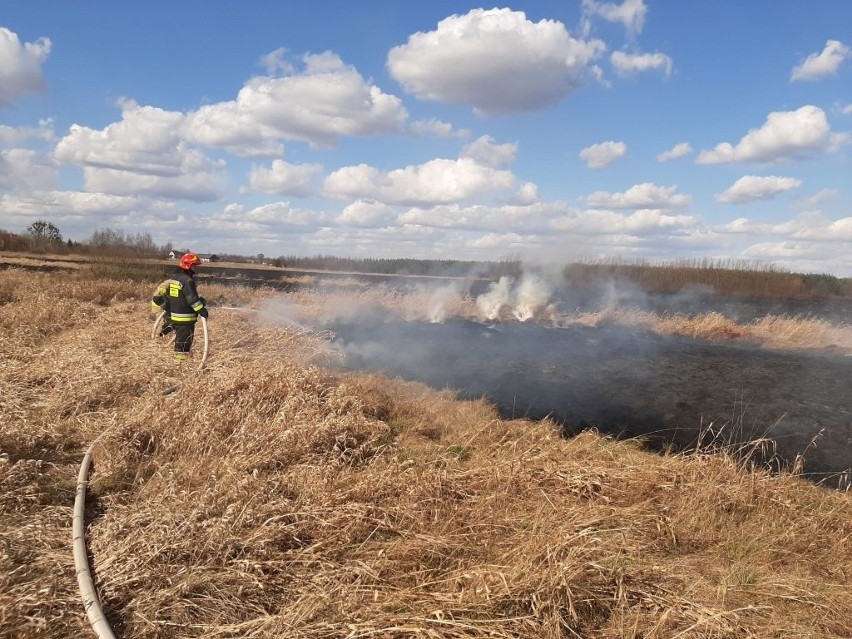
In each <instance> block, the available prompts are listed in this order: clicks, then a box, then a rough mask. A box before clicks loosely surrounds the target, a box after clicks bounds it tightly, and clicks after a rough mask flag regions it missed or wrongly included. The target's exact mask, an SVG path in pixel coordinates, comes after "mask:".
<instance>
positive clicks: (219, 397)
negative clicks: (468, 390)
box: [0, 271, 852, 639]
mask: <svg viewBox="0 0 852 639" xmlns="http://www.w3.org/2000/svg"><path fill="white" fill-rule="evenodd" d="M34 281H35V284H36V285H37V286H35V287H34V288H35V290H38V291H40V292H39V293H38V296H39V297H37V298H36V299H35V300H34V303H33V301H32V298H31V291H32V290H33V286H32V285H33V283H34ZM149 288H150V286H148V285H145V284H132V283H129V282H120V281H105V280H104V281H88V282H87V281H84V280H82V279H76V278H75V277H73V276H71V275H68V276H63V277H62V278H58V277H57V276H51V277H48V276H44V275H39V274H33V273H27V274H24V273H20V272H15V271H6V272H3V273H0V289H2V290H4V291H10V293H9V295H8V299H7V301H5V302H0V336H2V337H0V364H2V365H0V411H2V414H3V416H4V419H3V421H2V425H0V513H2V515H0V637H10V638H11V637H63V638H64V637H82V636H89V635H90V634H91V633H90V631H89V629H88V626H87V622H86V618H85V613H84V611H83V608H82V604H81V602H80V599H79V595H78V593H77V589H76V581H75V574H74V568H73V561H72V558H71V543H70V542H71V530H70V526H71V506H72V503H73V498H74V480H75V477H76V472H77V468H78V466H77V465H78V464H79V460H80V458H81V456H82V453H83V451H84V450H85V448H86V446H87V445H88V442H91V441H92V440H93V439H94V438H95V437H96V436H97V435H99V434H100V433H103V432H106V433H107V434H106V435H105V437H104V439H102V440H101V442H102V443H101V444H99V445H98V447H97V448H96V450H95V465H94V470H93V474H92V478H91V484H90V498H89V501H90V508H89V512H88V515H87V521H88V522H89V528H88V536H89V540H90V551H91V555H92V558H93V566H94V570H95V572H96V576H97V582H98V589H99V591H100V593H101V595H102V598H103V600H104V607H105V609H106V611H107V614H108V616H109V618H110V620H111V622H112V624H113V626H114V628H115V629H116V633H117V635H118V636H121V637H125V638H137V637H138V638H141V637H146V638H147V637H150V638H154V637H157V638H161V637H219V638H225V637H285V636H286V637H304V638H332V637H352V638H355V637H376V638H378V637H382V638H391V637H392V638H402V637H431V638H461V637H470V638H473V637H507V638H508V637H544V638H556V637H560V638H563V637H598V638H613V639H614V638H617V637H627V638H631V639H638V638H639V637H643V638H645V639H648V638H651V637H654V638H657V639H662V638H672V639H673V638H676V637H677V638H685V637H705V638H708V639H709V638H710V637H713V638H719V637H730V638H740V637H742V638H745V637H754V638H757V637H760V638H766V637H777V638H781V637H826V638H832V637H836V638H840V637H844V638H848V637H849V636H852V622H850V619H852V587H850V586H852V584H850V581H852V544H850V543H849V538H850V534H852V494H849V493H840V492H831V491H827V490H824V489H821V488H819V487H817V486H814V485H811V484H809V483H807V482H804V481H802V480H800V479H798V478H797V477H794V476H790V475H769V474H766V473H763V472H761V471H755V472H753V473H749V472H745V471H744V470H743V469H742V465H741V464H740V463H738V462H737V461H735V459H734V458H733V457H730V456H727V455H725V454H724V451H721V452H720V453H718V454H693V455H670V456H658V455H651V454H648V453H646V452H644V451H643V450H642V448H641V445H639V444H638V443H637V442H615V441H612V440H609V439H607V438H604V437H601V436H599V435H597V434H595V433H593V432H587V433H584V434H582V435H580V436H578V437H576V438H573V439H570V440H565V439H562V438H560V437H559V436H558V434H557V431H556V429H555V428H553V427H552V425H551V424H548V423H547V422H542V423H530V422H526V421H520V420H518V421H503V420H500V419H498V418H497V416H496V414H495V412H494V410H493V409H492V408H491V407H489V406H488V405H486V404H484V403H482V402H458V401H455V400H454V399H453V398H452V397H451V396H450V395H449V394H448V393H439V392H436V391H432V390H429V389H427V388H425V387H423V386H420V385H417V384H409V383H405V382H402V381H399V380H388V379H385V378H382V377H380V376H367V375H354V374H346V375H343V374H339V373H334V372H331V370H330V369H328V368H326V366H325V365H326V364H328V363H329V358H333V357H334V356H335V355H334V354H333V353H332V352H330V351H328V350H327V349H326V347H325V344H326V342H325V340H324V339H323V338H324V336H323V335H321V334H314V333H311V332H309V331H305V330H303V329H300V328H298V327H297V326H296V325H289V326H287V325H285V326H269V325H259V323H258V322H257V320H256V319H255V318H254V316H253V315H251V314H247V313H239V312H237V311H226V310H220V311H218V312H215V311H214V312H212V313H211V321H210V326H211V333H212V334H211V338H212V349H211V357H210V360H209V363H208V367H207V369H206V370H205V372H204V373H203V374H201V373H199V372H198V371H197V370H196V368H195V367H194V366H192V365H181V364H178V363H176V362H174V361H172V360H171V359H170V358H169V353H168V347H167V346H165V345H162V344H156V343H154V342H152V340H151V339H150V338H149V328H150V324H149V323H148V321H147V319H148V315H147V312H148V311H147V296H148V295H149V294H150V291H149V290H148V289H149ZM201 292H202V294H204V295H205V296H206V297H207V298H208V299H211V300H212V299H215V300H217V302H218V303H219V304H220V305H251V306H254V307H256V308H260V307H261V306H262V305H263V303H264V299H263V294H262V293H256V292H252V291H248V290H246V289H230V288H223V287H218V288H217V287H212V286H211V287H205V288H204V289H203V290H202V291H201ZM300 295H301V297H300V296H290V299H291V300H292V301H293V303H294V304H297V305H298V304H299V303H300V302H305V303H306V302H307V300H306V299H305V294H300ZM359 295H360V294H359ZM363 295H364V296H366V297H367V298H369V293H366V292H365V293H364V294H363ZM25 299H26V300H27V301H26V303H25V302H24V301H23V300H25ZM338 301H339V300H338ZM370 301H375V299H370ZM398 302H401V300H398V299H397V300H394V303H398ZM313 304H314V306H313V307H310V305H307V304H304V305H300V308H303V307H304V308H306V309H307V310H306V312H308V313H310V312H319V308H320V306H321V304H320V301H318V300H316V299H315V300H313ZM404 307H405V305H404V304H402V306H400V305H399V304H397V308H404ZM400 312H403V313H404V312H406V311H404V310H403V311H400ZM173 387H177V390H176V391H175V392H173V393H171V394H168V395H163V394H162V391H163V390H164V389H166V388H173Z"/></svg>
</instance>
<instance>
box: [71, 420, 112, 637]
mask: <svg viewBox="0 0 852 639" xmlns="http://www.w3.org/2000/svg"><path fill="white" fill-rule="evenodd" d="M105 433H106V431H104V433H101V434H100V435H98V437H97V438H96V439H95V441H93V442H92V445H91V446H89V450H87V451H86V454H85V455H84V456H83V463H82V464H80V474H79V475H77V491H76V496H75V497H74V518H73V521H72V525H71V535H72V539H73V544H74V568H75V569H76V571H77V585H78V586H79V587H80V596H81V597H82V598H83V607H84V608H85V609H86V614H87V615H88V617H89V624H91V626H92V630H94V631H95V633H96V634H97V635H98V637H100V639H115V635H114V634H113V633H112V629H111V628H110V626H109V622H107V620H106V617H105V616H104V611H103V609H102V608H101V603H100V600H99V599H98V593H97V591H96V590H95V583H94V581H93V580H92V573H91V571H90V570H89V558H88V554H87V553H86V524H85V510H86V485H87V484H88V483H89V480H88V477H89V465H90V464H91V461H92V449H93V448H94V447H95V444H97V443H98V440H99V439H100V438H101V437H103V435H104V434H105Z"/></svg>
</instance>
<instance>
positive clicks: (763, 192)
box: [716, 175, 802, 204]
mask: <svg viewBox="0 0 852 639" xmlns="http://www.w3.org/2000/svg"><path fill="white" fill-rule="evenodd" d="M801 185H802V181H801V180H798V179H796V178H790V177H778V176H776V175H769V176H759V175H745V176H743V177H741V178H740V179H739V180H737V181H736V182H734V183H733V184H732V185H731V186H730V187H728V188H727V189H726V190H725V191H723V192H722V193H719V194H718V195H717V196H716V201H717V202H722V203H724V204H743V203H744V202H755V201H757V200H771V199H772V198H774V197H776V196H777V195H779V194H780V193H784V192H785V191H789V190H791V189H796V188H799V187H800V186H801Z"/></svg>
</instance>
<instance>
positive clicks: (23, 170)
mask: <svg viewBox="0 0 852 639" xmlns="http://www.w3.org/2000/svg"><path fill="white" fill-rule="evenodd" d="M55 178H56V167H55V166H54V165H53V163H52V162H50V161H49V160H47V159H45V158H43V157H40V156H39V154H37V153H36V152H35V151H33V150H31V149H8V150H4V149H0V190H6V191H12V192H18V191H24V192H26V191H39V190H47V189H51V188H53V183H54V180H55Z"/></svg>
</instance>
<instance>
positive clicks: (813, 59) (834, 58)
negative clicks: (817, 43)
mask: <svg viewBox="0 0 852 639" xmlns="http://www.w3.org/2000/svg"><path fill="white" fill-rule="evenodd" d="M850 55H852V49H850V48H849V47H848V46H846V45H845V44H843V43H842V42H840V41H839V40H828V41H826V43H825V48H824V49H823V50H822V52H821V53H812V54H811V55H809V56H808V58H807V60H805V61H804V62H803V63H802V64H800V65H798V66H797V67H794V68H793V71H792V73H791V74H790V80H791V81H793V82H795V81H796V80H819V79H821V78H824V77H826V76H829V75H834V74H836V73H837V70H838V69H839V68H840V64H841V63H842V62H843V61H844V60H846V59H847V58H849V57H850Z"/></svg>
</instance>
